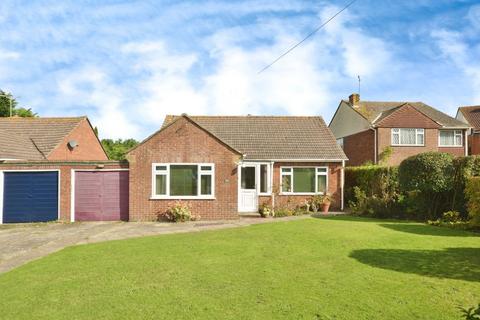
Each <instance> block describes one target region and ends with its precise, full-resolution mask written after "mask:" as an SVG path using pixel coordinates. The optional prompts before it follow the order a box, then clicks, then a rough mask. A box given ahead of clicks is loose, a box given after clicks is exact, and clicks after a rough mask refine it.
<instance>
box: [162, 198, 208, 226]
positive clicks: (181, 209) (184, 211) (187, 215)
mask: <svg viewBox="0 0 480 320" xmlns="http://www.w3.org/2000/svg"><path fill="white" fill-rule="evenodd" d="M163 217H164V218H165V219H167V220H168V221H172V222H185V221H190V220H192V221H195V220H198V219H200V216H195V215H193V214H192V211H191V209H190V206H189V205H188V204H186V203H183V202H180V201H178V202H175V203H174V204H173V205H171V207H170V208H168V209H167V211H166V212H165V213H164V214H163Z"/></svg>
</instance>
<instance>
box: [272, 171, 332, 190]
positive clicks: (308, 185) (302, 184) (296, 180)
mask: <svg viewBox="0 0 480 320" xmlns="http://www.w3.org/2000/svg"><path fill="white" fill-rule="evenodd" d="M280 179H281V181H280V184H281V190H282V193H284V194H288V193H303V194H315V193H322V194H325V193H326V192H327V186H328V168H327V167H282V168H280Z"/></svg>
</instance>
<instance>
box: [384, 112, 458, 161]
mask: <svg viewBox="0 0 480 320" xmlns="http://www.w3.org/2000/svg"><path fill="white" fill-rule="evenodd" d="M377 126H378V128H377V152H378V154H377V159H379V156H380V154H381V153H382V152H383V151H384V150H385V148H387V147H391V148H392V150H393V153H392V155H391V157H390V159H389V160H388V161H387V163H386V164H387V165H399V164H400V163H401V162H402V161H403V160H404V159H406V158H408V157H410V156H413V155H416V154H419V153H422V152H429V151H434V152H445V153H450V154H452V155H454V156H463V155H465V141H463V147H439V146H438V139H439V138H438V135H439V129H441V126H440V125H439V124H438V123H436V122H434V121H433V120H431V119H430V118H428V117H427V116H425V115H424V114H423V113H421V112H419V111H417V110H416V109H415V108H412V107H411V106H405V107H402V108H400V109H399V110H398V111H396V112H393V113H392V114H390V115H389V116H387V117H385V118H384V119H383V120H382V121H380V122H379V123H378V124H377ZM392 128H423V129H425V133H424V134H425V136H424V139H425V141H424V142H425V143H424V146H392V145H391V144H392V132H391V129H392ZM462 132H463V135H464V136H465V131H464V130H463V131H462ZM464 140H465V139H464Z"/></svg>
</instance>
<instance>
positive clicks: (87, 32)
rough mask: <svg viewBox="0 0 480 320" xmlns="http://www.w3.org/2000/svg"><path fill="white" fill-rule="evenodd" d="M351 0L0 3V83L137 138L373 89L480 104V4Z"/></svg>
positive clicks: (33, 103)
mask: <svg viewBox="0 0 480 320" xmlns="http://www.w3.org/2000/svg"><path fill="white" fill-rule="evenodd" d="M346 3H347V1H284V0H269V1H262V0H259V1H155V0H149V1H93V0H91V1H81V0H78V1H71V2H68V1H48V0H47V1H10V0H6V1H5V0H3V1H2V2H1V3H0V30H2V31H1V36H0V88H1V89H3V90H6V91H9V92H12V93H13V94H14V95H15V96H16V97H17V99H18V100H19V102H20V105H22V106H28V107H32V108H33V109H34V110H35V111H36V112H38V113H39V114H40V115H41V116H74V115H88V116H89V117H90V119H91V121H92V122H93V124H94V125H96V126H98V128H99V131H100V135H101V137H102V138H106V137H109V138H128V137H134V138H137V139H142V138H144V137H146V136H147V135H148V134H150V133H151V132H153V131H154V130H156V129H158V128H159V126H160V125H161V122H162V120H163V117H164V116H165V114H171V113H173V114H179V113H183V112H186V113H188V114H248V113H250V114H266V115H268V114H292V115H322V116H323V117H324V119H325V120H326V121H327V122H328V121H330V118H331V116H332V115H333V112H334V111H335V109H336V107H337V106H338V103H339V100H340V99H342V98H347V97H348V95H349V94H350V93H352V92H354V91H356V90H357V75H358V74H360V75H361V77H362V89H361V97H362V99H365V100H395V101H397V100H400V101H419V100H420V101H424V102H426V103H428V104H430V105H432V106H435V107H437V108H439V109H441V110H443V111H445V112H447V113H449V114H451V115H454V114H455V112H456V108H457V107H458V106H460V105H470V104H480V58H479V57H480V3H478V1H459V0H457V1H450V0H415V1H413V0H412V1H407V0H406V1H396V0H383V1H381V0H358V1H357V2H356V3H355V4H354V5H353V6H352V7H350V8H349V9H348V10H347V11H345V12H344V13H343V14H342V15H341V16H339V17H337V19H335V20H333V21H332V22H331V23H330V24H328V25H327V27H326V28H324V29H322V30H321V31H320V32H318V33H317V34H316V35H315V36H314V37H312V38H310V39H309V40H308V41H307V42H305V43H304V44H303V45H302V46H301V47H299V48H297V49H296V50H295V51H293V52H292V53H291V54H289V55H288V56H286V57H285V58H283V59H282V60H280V61H279V62H278V63H277V64H275V65H274V66H273V67H271V68H270V69H268V70H267V71H265V72H263V73H261V74H260V75H259V74H257V72H258V70H260V69H261V68H262V67H264V66H265V65H267V64H268V63H269V62H271V61H272V60H274V59H275V58H276V57H277V56H278V55H280V54H281V53H282V52H283V51H285V50H286V49H287V48H289V47H290V46H291V45H292V44H294V43H295V42H297V41H299V40H300V39H302V38H303V36H305V35H306V34H307V33H309V32H310V31H311V30H313V29H314V28H315V27H317V26H318V25H320V24H321V23H322V21H324V20H326V19H328V18H329V17H330V16H331V15H333V14H334V13H335V12H336V11H338V10H339V8H341V7H342V6H344V5H345V4H346Z"/></svg>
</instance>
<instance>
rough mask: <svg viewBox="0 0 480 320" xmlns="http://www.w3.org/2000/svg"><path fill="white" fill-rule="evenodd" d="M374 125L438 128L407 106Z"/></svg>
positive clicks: (430, 120)
mask: <svg viewBox="0 0 480 320" xmlns="http://www.w3.org/2000/svg"><path fill="white" fill-rule="evenodd" d="M376 125H377V126H378V127H383V128H424V129H434V128H440V125H439V124H438V123H436V122H435V121H433V120H432V119H430V118H429V117H427V116H425V115H424V114H423V113H421V112H419V111H417V109H415V108H413V107H411V106H409V105H405V106H403V107H402V108H400V109H398V110H397V111H395V112H393V113H392V114H390V115H389V116H387V117H385V118H384V119H383V120H382V121H380V122H378V123H376Z"/></svg>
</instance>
